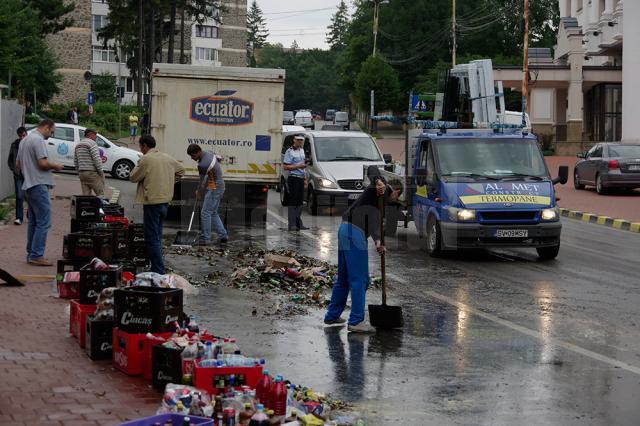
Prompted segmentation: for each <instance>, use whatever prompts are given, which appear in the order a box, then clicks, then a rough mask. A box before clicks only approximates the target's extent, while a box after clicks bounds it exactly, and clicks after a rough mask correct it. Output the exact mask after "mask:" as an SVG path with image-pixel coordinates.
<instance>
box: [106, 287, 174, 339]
mask: <svg viewBox="0 0 640 426" xmlns="http://www.w3.org/2000/svg"><path fill="white" fill-rule="evenodd" d="M114 303H115V312H116V321H117V326H118V328H119V329H120V330H123V331H126V332H127V333H147V332H151V333H160V332H167V331H173V330H175V322H176V321H178V323H180V322H181V320H182V289H174V288H162V287H143V286H137V287H126V288H121V289H117V290H116V291H115V294H114Z"/></svg>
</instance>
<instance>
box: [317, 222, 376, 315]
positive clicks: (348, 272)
mask: <svg viewBox="0 0 640 426" xmlns="http://www.w3.org/2000/svg"><path fill="white" fill-rule="evenodd" d="M368 287H369V252H368V247H367V238H366V237H365V235H364V232H363V231H362V229H360V228H358V227H357V226H354V225H352V224H350V223H346V222H343V223H342V225H340V228H339V229H338V277H337V278H336V282H335V283H334V284H333V292H332V293H331V302H330V303H329V308H328V310H327V314H326V315H325V316H324V319H325V320H327V321H332V320H335V319H338V318H340V315H341V314H342V311H343V310H344V308H345V306H346V304H347V296H348V295H349V292H351V314H350V315H349V325H356V324H359V323H361V322H362V321H364V315H365V312H364V306H365V298H366V293H367V288H368Z"/></svg>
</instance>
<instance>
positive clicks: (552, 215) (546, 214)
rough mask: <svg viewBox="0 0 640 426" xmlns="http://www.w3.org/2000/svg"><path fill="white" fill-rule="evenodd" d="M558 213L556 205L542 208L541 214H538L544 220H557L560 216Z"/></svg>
mask: <svg viewBox="0 0 640 426" xmlns="http://www.w3.org/2000/svg"><path fill="white" fill-rule="evenodd" d="M558 213H559V212H558V208H557V207H554V208H552V209H544V210H542V214H541V215H540V217H541V218H542V220H544V221H553V220H558V217H559V216H560V215H559V214H558Z"/></svg>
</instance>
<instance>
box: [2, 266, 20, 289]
mask: <svg viewBox="0 0 640 426" xmlns="http://www.w3.org/2000/svg"><path fill="white" fill-rule="evenodd" d="M1 281H4V283H5V285H8V286H13V287H18V286H23V285H24V283H23V282H22V281H20V280H19V279H18V278H16V277H14V276H13V275H11V274H10V273H8V272H7V271H5V270H4V269H0V284H2V283H1Z"/></svg>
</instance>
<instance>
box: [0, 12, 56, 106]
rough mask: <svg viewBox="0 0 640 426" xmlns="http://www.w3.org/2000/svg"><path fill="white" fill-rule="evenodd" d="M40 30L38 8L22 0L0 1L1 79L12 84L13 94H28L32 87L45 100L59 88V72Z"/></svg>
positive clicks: (20, 96)
mask: <svg viewBox="0 0 640 426" xmlns="http://www.w3.org/2000/svg"><path fill="white" fill-rule="evenodd" d="M25 28H29V31H25V30H24V29H25ZM41 32H42V24H41V21H40V18H39V16H38V14H37V12H36V11H35V10H33V9H32V8H31V7H30V6H29V5H27V4H25V3H24V2H23V0H3V1H0V80H4V82H6V83H9V84H11V86H12V89H13V93H12V96H14V97H17V98H25V97H27V96H28V97H31V96H32V95H33V91H34V89H35V91H36V93H37V98H38V100H39V101H40V102H47V101H48V100H49V99H51V97H52V96H53V95H54V94H56V93H57V92H58V84H59V82H60V80H61V76H60V75H59V74H58V73H56V68H57V65H56V61H55V58H54V56H53V54H52V52H51V51H50V50H49V48H48V47H47V45H46V44H45V42H44V40H43V39H42V38H41V37H40V34H41ZM9 76H11V78H10V79H9Z"/></svg>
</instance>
